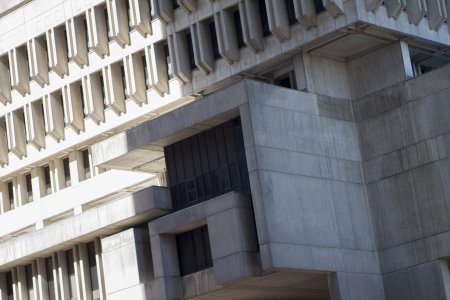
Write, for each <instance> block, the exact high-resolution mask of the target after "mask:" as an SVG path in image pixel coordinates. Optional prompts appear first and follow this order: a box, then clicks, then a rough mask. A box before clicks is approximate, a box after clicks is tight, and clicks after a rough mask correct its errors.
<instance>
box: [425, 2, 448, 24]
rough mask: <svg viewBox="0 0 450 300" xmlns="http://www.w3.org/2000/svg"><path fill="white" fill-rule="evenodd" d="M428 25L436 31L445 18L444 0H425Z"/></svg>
mask: <svg viewBox="0 0 450 300" xmlns="http://www.w3.org/2000/svg"><path fill="white" fill-rule="evenodd" d="M426 3H427V20H428V27H429V28H430V29H431V30H435V31H438V30H439V29H440V28H441V26H442V24H443V23H444V21H445V20H446V19H447V10H446V7H445V0H426Z"/></svg>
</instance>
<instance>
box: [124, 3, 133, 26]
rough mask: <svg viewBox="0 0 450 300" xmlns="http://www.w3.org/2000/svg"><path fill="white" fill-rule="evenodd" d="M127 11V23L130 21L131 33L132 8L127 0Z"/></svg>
mask: <svg viewBox="0 0 450 300" xmlns="http://www.w3.org/2000/svg"><path fill="white" fill-rule="evenodd" d="M125 10H126V11H127V21H128V29H129V30H128V31H131V30H132V29H133V26H132V25H133V24H131V8H130V1H127V0H125Z"/></svg>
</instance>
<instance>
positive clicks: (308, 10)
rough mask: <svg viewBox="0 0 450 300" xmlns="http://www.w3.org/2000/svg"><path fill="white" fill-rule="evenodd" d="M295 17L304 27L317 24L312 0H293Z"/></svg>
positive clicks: (308, 27) (307, 27)
mask: <svg viewBox="0 0 450 300" xmlns="http://www.w3.org/2000/svg"><path fill="white" fill-rule="evenodd" d="M294 9H295V17H296V18H297V21H298V22H299V23H300V25H302V26H303V27H304V28H305V29H310V28H311V27H314V26H316V25H317V20H316V7H315V4H314V0H294Z"/></svg>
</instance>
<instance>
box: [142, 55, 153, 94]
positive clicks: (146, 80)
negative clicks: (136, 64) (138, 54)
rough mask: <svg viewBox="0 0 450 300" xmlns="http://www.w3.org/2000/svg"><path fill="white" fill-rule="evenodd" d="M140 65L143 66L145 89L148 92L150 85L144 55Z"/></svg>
mask: <svg viewBox="0 0 450 300" xmlns="http://www.w3.org/2000/svg"><path fill="white" fill-rule="evenodd" d="M142 65H143V66H144V79H145V89H146V90H148V89H150V87H151V85H150V78H149V76H148V72H149V69H148V66H147V60H146V58H145V53H142Z"/></svg>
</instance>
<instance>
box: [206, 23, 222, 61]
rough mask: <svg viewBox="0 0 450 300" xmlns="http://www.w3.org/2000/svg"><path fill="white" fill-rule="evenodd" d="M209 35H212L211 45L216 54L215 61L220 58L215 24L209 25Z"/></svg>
mask: <svg viewBox="0 0 450 300" xmlns="http://www.w3.org/2000/svg"><path fill="white" fill-rule="evenodd" d="M208 26H209V33H210V34H211V44H212V50H213V54H214V59H218V58H220V53H219V43H218V42H217V32H216V25H215V24H214V22H211V23H209V25H208Z"/></svg>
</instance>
